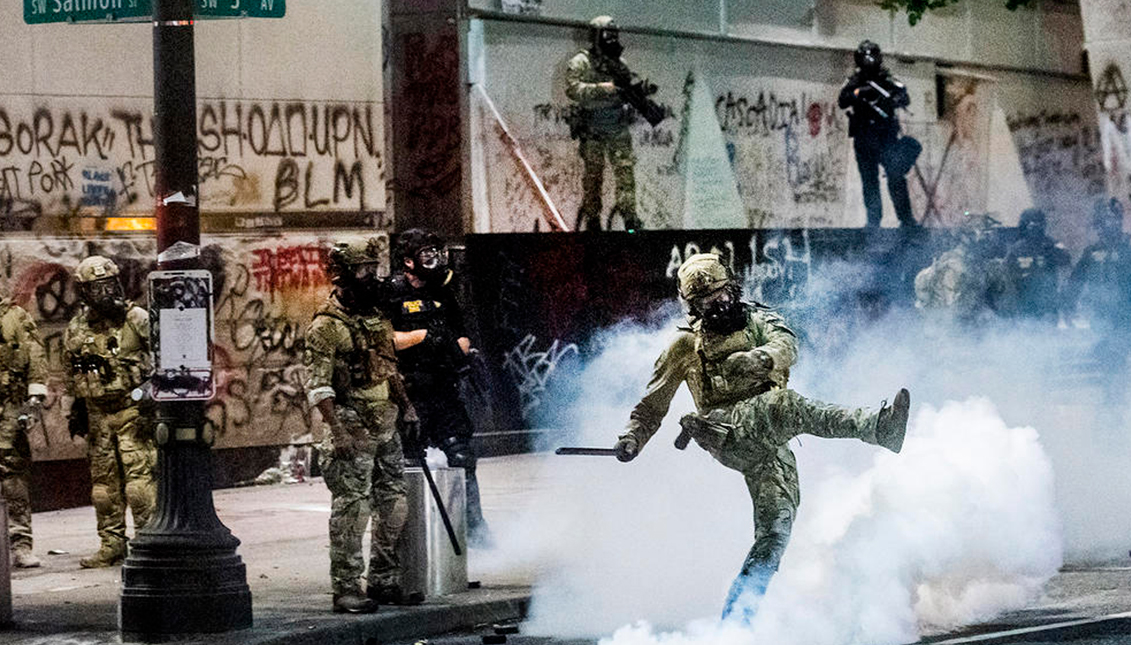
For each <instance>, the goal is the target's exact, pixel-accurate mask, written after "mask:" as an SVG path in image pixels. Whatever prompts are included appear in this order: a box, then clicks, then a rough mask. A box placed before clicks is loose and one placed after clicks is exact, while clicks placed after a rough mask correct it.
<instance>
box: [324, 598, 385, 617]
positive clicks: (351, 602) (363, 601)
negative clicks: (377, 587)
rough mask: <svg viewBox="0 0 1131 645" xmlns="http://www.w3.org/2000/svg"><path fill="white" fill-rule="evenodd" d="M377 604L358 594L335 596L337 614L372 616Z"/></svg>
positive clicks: (335, 611)
mask: <svg viewBox="0 0 1131 645" xmlns="http://www.w3.org/2000/svg"><path fill="white" fill-rule="evenodd" d="M375 611H377V603H375V602H373V601H372V600H370V599H369V598H366V597H365V596H363V595H361V594H358V593H344V594H334V613H335V614H372V613H373V612H375Z"/></svg>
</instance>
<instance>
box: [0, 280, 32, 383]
mask: <svg viewBox="0 0 1131 645" xmlns="http://www.w3.org/2000/svg"><path fill="white" fill-rule="evenodd" d="M21 324H22V321H21V320H20V316H19V314H18V310H17V309H15V308H14V307H12V306H11V305H10V304H9V303H7V302H5V303H0V401H14V400H22V399H23V398H25V397H26V396H27V373H28V368H29V367H30V363H31V352H30V351H29V349H28V348H27V346H26V345H25V346H21V345H20V343H19V340H17V338H18V336H19V329H18V326H19V325H21Z"/></svg>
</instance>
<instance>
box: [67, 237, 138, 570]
mask: <svg viewBox="0 0 1131 645" xmlns="http://www.w3.org/2000/svg"><path fill="white" fill-rule="evenodd" d="M75 279H76V280H77V281H78V283H79V295H80V297H81V298H82V301H83V308H82V309H81V310H80V311H79V313H78V314H76V315H75V317H74V318H72V319H71V321H70V323H69V324H68V325H67V329H66V331H65V332H64V334H63V350H64V354H63V360H64V364H65V367H66V385H67V395H68V396H69V397H73V399H74V402H73V403H72V405H71V406H70V413H69V425H70V428H71V434H72V436H85V437H86V443H87V455H88V457H89V459H90V480H91V484H92V489H91V494H90V496H91V501H92V502H93V504H94V511H95V514H96V515H97V517H98V537H99V540H100V541H101V547H100V548H99V549H98V552H97V553H95V554H94V555H93V556H91V557H88V558H83V559H82V560H80V561H79V564H80V565H82V566H83V567H86V568H96V567H108V566H112V565H114V564H117V563H118V562H121V561H122V560H123V559H124V558H125V556H126V505H127V504H128V505H129V508H130V510H131V511H132V513H133V517H134V528H135V530H141V528H142V527H144V526H145V524H146V523H147V522H148V521H149V517H150V515H151V514H152V512H153V507H154V504H155V503H156V501H157V488H156V484H155V483H154V473H153V471H154V468H155V467H156V464H157V447H156V445H155V444H154V441H153V431H152V425H153V419H152V418H150V417H148V416H147V415H143V414H142V411H141V408H140V405H139V403H138V402H136V401H134V399H133V397H132V396H131V394H132V393H133V391H134V390H136V389H137V388H138V387H140V386H141V385H142V384H143V383H145V381H146V380H147V379H148V378H149V376H150V365H149V313H148V312H147V311H145V310H144V309H142V308H141V307H137V306H135V305H133V304H131V303H129V302H127V301H126V299H125V296H124V294H123V290H122V284H121V282H120V281H119V280H118V266H117V265H116V264H114V262H113V261H111V260H110V259H108V258H104V257H102V256H98V255H92V256H90V257H88V258H86V259H85V260H83V261H82V262H80V263H79V266H78V269H77V270H76V271H75Z"/></svg>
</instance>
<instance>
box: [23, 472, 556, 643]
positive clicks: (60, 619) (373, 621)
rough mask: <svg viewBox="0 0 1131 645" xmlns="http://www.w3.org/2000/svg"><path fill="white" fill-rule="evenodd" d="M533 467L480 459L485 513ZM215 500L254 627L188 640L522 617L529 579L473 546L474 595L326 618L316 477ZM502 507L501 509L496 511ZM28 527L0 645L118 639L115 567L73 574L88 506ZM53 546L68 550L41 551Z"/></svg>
mask: <svg viewBox="0 0 1131 645" xmlns="http://www.w3.org/2000/svg"><path fill="white" fill-rule="evenodd" d="M537 462H538V459H537V458H532V457H530V456H527V457H525V458H524V457H500V458H493V459H485V460H483V461H482V462H480V472H481V473H482V475H481V479H482V480H483V481H484V484H483V491H482V494H483V501H484V508H485V511H486V513H487V515H488V516H489V517H497V516H500V515H506V514H508V513H509V512H514V511H513V510H511V509H513V508H521V504H522V497H523V493H524V491H526V490H529V487H528V486H526V483H527V480H528V478H529V477H532V476H533V474H534V470H535V468H536V465H537ZM504 471H505V473H506V474H505V475H504V474H503V473H504ZM214 500H215V505H216V512H217V515H219V517H220V519H221V520H222V521H223V522H224V524H225V525H226V526H227V527H228V528H229V529H231V530H232V533H234V534H235V535H236V536H237V537H238V538H239V539H240V541H241V542H242V543H241V544H240V547H239V549H238V553H239V555H240V557H241V558H242V559H243V562H244V564H245V565H246V566H247V582H248V585H249V586H250V587H251V593H252V603H253V616H254V627H253V628H252V629H250V630H243V631H238V632H231V633H228V634H220V635H215V636H210V637H207V638H201V639H198V640H191V641H187V642H200V643H204V642H208V643H216V644H224V645H226V644H228V643H231V644H233V645H234V644H236V643H257V644H264V645H266V644H268V643H283V642H285V643H350V644H351V645H356V644H361V643H367V642H388V641H389V640H393V639H397V640H399V639H414V638H421V637H425V636H431V635H436V634H440V633H444V632H449V631H453V630H456V629H460V628H470V627H474V626H475V625H480V624H491V623H499V622H513V621H515V620H516V619H518V618H521V616H522V615H523V614H524V613H525V609H526V605H527V603H528V601H529V598H530V585H531V582H532V580H533V573H530V574H525V573H512V574H508V575H507V576H505V577H501V576H499V575H494V576H493V577H491V576H483V575H479V572H478V571H477V570H476V566H475V563H476V560H477V557H476V556H477V554H482V552H478V551H475V550H472V551H471V552H470V553H469V558H468V562H469V565H468V568H469V571H468V577H469V579H470V580H479V581H480V582H481V584H482V587H481V588H480V589H477V590H469V591H468V592H466V593H461V594H454V595H452V596H448V597H445V598H440V599H430V600H429V601H428V602H427V603H425V604H424V605H422V606H420V607H413V608H391V607H382V608H381V609H379V610H378V611H377V613H374V614H370V615H365V616H346V615H343V614H334V613H331V612H330V605H331V592H330V574H329V541H328V538H327V522H328V520H329V516H330V493H329V491H327V490H326V486H325V485H324V484H323V483H322V480H321V479H314V480H311V481H308V482H304V483H299V484H278V485H274V486H256V487H248V488H234V489H226V490H218V491H215V493H214ZM503 504H505V505H506V506H507V508H502V507H501V505H503ZM33 530H34V533H35V552H36V555H38V556H39V557H40V558H41V559H42V560H43V566H42V567H41V568H38V569H16V570H13V573H12V594H13V600H12V611H13V615H14V618H15V624H14V625H13V626H12V627H11V628H9V629H7V630H5V629H3V628H0V643H12V644H14V645H48V644H51V645H55V644H63V645H87V644H90V645H93V644H101V643H117V642H119V640H118V631H117V629H118V623H117V621H118V617H117V611H118V594H119V592H120V589H121V578H120V573H121V568H120V567H112V568H109V569H93V570H91V569H82V568H80V567H79V559H80V558H82V557H83V556H86V555H88V554H89V553H91V552H93V551H95V550H96V549H97V547H98V540H97V537H96V536H95V533H94V510H93V509H92V508H91V507H89V506H87V507H82V508H73V509H66V510H61V511H51V512H47V513H36V514H35V516H34V519H33ZM131 532H132V529H131ZM50 550H56V551H65V552H66V553H65V554H62V555H48V551H50ZM374 638H375V639H376V640H373V641H370V640H369V639H374Z"/></svg>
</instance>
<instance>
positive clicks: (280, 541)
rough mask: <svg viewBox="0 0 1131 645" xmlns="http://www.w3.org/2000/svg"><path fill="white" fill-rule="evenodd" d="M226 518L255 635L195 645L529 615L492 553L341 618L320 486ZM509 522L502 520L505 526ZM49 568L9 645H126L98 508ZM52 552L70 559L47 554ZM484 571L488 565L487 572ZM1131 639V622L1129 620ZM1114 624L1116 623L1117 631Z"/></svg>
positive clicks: (1070, 602)
mask: <svg viewBox="0 0 1131 645" xmlns="http://www.w3.org/2000/svg"><path fill="white" fill-rule="evenodd" d="M547 458H549V456H547V455H518V456H511V457H496V458H490V459H484V460H482V461H481V462H480V466H479V468H480V482H481V486H482V496H483V503H484V508H485V512H486V514H487V516H488V517H490V518H493V519H497V520H500V521H502V520H506V519H507V517H508V516H511V517H514V516H517V515H519V514H520V513H522V511H523V509H525V508H527V507H528V506H529V505H530V504H531V503H532V501H533V499H534V496H535V495H536V494H537V492H538V490H539V489H540V488H541V487H543V486H544V485H546V484H545V481H544V480H542V479H541V478H540V475H539V473H540V469H541V467H542V465H543V464H544V462H545V460H546V459H547ZM214 498H215V504H216V509H217V513H218V515H219V516H220V518H221V519H222V520H223V522H224V523H225V525H227V526H228V528H230V529H231V530H232V532H233V533H234V534H235V535H236V536H237V537H239V538H240V540H241V541H242V544H241V545H240V547H239V551H238V553H239V554H240V556H241V557H242V559H243V561H244V563H245V564H246V566H247V581H248V584H249V585H250V587H251V592H252V598H253V612H254V621H255V626H254V627H253V628H252V629H250V630H244V631H239V632H231V633H228V634H220V635H216V636H211V637H207V638H200V639H195V640H190V641H187V642H193V643H205V642H207V643H216V644H218V645H229V644H230V645H235V644H236V643H249V644H257V645H268V644H280V645H281V644H283V643H286V644H288V645H291V644H298V643H311V644H313V643H342V644H346V643H348V644H350V645H368V644H369V643H385V642H390V641H407V642H412V641H413V640H417V639H420V638H424V637H429V636H436V635H439V634H443V633H447V632H452V631H456V630H467V629H470V628H473V627H475V626H477V625H485V624H486V625H490V624H493V623H500V622H513V621H516V620H518V619H521V617H522V616H523V615H524V613H525V610H526V607H527V604H528V602H529V599H530V589H531V586H532V584H533V582H534V579H535V577H536V575H537V572H536V571H533V570H521V569H519V570H514V569H507V571H508V573H505V574H501V573H496V572H497V571H498V570H499V569H498V568H497V567H496V568H492V569H488V568H487V566H485V565H484V562H485V561H486V560H487V555H486V553H485V552H482V551H476V550H472V551H471V552H470V554H469V579H471V580H479V581H480V582H481V584H482V587H481V588H480V589H477V590H470V591H468V592H466V593H460V594H455V595H453V596H449V597H446V598H441V599H430V600H429V601H428V602H427V603H425V605H422V606H420V607H413V608H403V609H401V608H390V607H382V608H381V609H380V610H378V612H377V613H375V614H371V615H367V616H345V615H342V614H333V613H331V612H330V600H331V599H330V581H329V556H328V539H327V535H326V525H327V520H328V518H329V504H330V495H329V493H328V491H327V490H326V487H325V485H324V484H323V483H322V481H321V480H313V481H310V482H305V483H299V484H289V485H288V484H280V485H274V486H259V487H251V488H237V489H228V490H220V491H216V492H215V495H214ZM501 523H502V522H501ZM34 531H35V536H36V554H37V555H39V556H40V558H42V559H43V561H44V566H43V567H42V568H39V569H31V570H16V571H14V572H13V580H12V590H13V596H14V599H13V613H14V615H15V621H16V622H15V625H14V626H13V627H12V628H11V629H8V630H3V629H0V643H12V644H14V645H47V644H52V645H55V644H61V645H94V644H101V643H117V642H119V641H118V632H117V604H118V594H119V591H120V585H121V581H120V578H119V574H120V571H121V569H120V568H119V567H114V568H110V569H98V570H84V569H80V568H79V564H78V561H79V558H80V557H83V556H85V555H87V554H88V553H90V552H92V551H94V550H95V548H96V547H97V539H96V537H95V535H94V511H93V510H92V509H91V508H90V507H83V508H76V509H68V510H63V511H52V512H48V513H38V514H36V515H35V517H34ZM49 550H61V551H66V553H65V554H62V555H48V551H49ZM477 565H478V566H477ZM1126 612H1131V567H1126V566H1112V567H1105V568H1089V569H1075V570H1065V571H1063V572H1062V573H1061V574H1060V575H1059V576H1057V577H1056V578H1054V579H1053V580H1052V581H1051V582H1050V583H1049V584H1048V586H1047V587H1046V593H1045V595H1044V598H1042V600H1041V601H1039V602H1038V603H1036V604H1035V605H1034V606H1032V607H1030V608H1027V609H1025V610H1023V611H1019V612H1013V613H1011V614H1007V615H1004V616H1001V617H999V618H998V619H995V620H994V621H993V623H992V624H987V625H978V626H972V627H968V628H963V629H962V630H959V631H957V632H953V633H948V634H936V635H929V636H928V637H926V638H924V641H923V642H925V643H928V642H942V641H952V642H959V641H957V640H954V639H958V638H962V637H968V636H975V635H979V634H987V633H991V632H1000V631H1003V630H1010V629H1017V628H1024V627H1031V626H1035V625H1042V624H1051V623H1064V622H1070V621H1074V620H1084V619H1095V618H1100V617H1104V616H1110V615H1113V614H1120V613H1126ZM1116 620H1117V621H1118V620H1124V621H1125V622H1126V629H1127V631H1128V632H1131V617H1128V618H1125V619H1116ZM1111 622H1112V621H1108V624H1110V623H1111Z"/></svg>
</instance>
